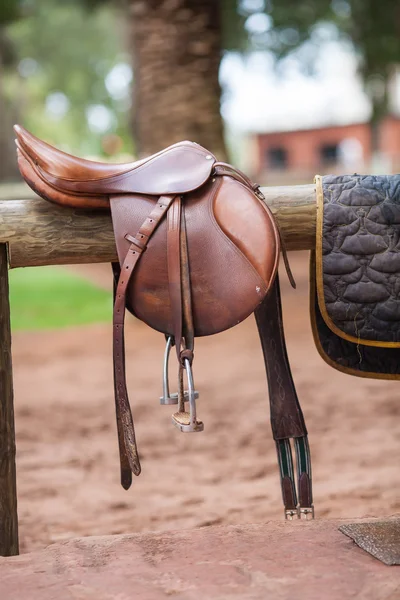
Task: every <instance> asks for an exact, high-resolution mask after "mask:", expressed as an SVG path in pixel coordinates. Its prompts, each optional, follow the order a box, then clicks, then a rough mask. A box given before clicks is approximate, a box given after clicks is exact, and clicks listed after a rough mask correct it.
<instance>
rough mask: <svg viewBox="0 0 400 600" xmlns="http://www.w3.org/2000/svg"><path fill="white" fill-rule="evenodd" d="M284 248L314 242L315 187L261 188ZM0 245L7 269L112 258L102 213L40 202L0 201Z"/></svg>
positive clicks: (110, 234)
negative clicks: (4, 245) (3, 246)
mask: <svg viewBox="0 0 400 600" xmlns="http://www.w3.org/2000/svg"><path fill="white" fill-rule="evenodd" d="M262 191H263V193H264V195H265V198H266V203H267V204H268V206H269V207H270V208H271V210H272V212H273V213H274V215H275V217H276V219H277V221H278V224H279V226H280V229H281V232H282V235H283V237H284V239H285V242H286V245H287V248H288V249H289V250H307V249H310V248H312V247H313V245H314V243H315V242H314V240H315V216H316V208H315V207H316V204H315V186H314V185H298V186H285V187H264V188H262ZM0 243H8V244H9V262H10V266H11V267H29V266H38V265H56V264H58V265H59V264H79V263H96V262H112V261H115V260H116V259H117V254H116V249H115V243H114V235H113V231H112V225H111V217H110V213H109V212H108V211H102V212H100V211H82V210H78V209H71V208H64V207H60V206H57V205H55V204H51V203H49V202H45V201H44V200H42V199H41V198H38V197H34V198H27V199H25V200H1V201H0Z"/></svg>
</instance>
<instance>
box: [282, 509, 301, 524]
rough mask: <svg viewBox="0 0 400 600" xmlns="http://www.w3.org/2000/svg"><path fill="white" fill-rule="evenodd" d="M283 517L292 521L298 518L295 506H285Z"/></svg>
mask: <svg viewBox="0 0 400 600" xmlns="http://www.w3.org/2000/svg"><path fill="white" fill-rule="evenodd" d="M285 519H286V521H293V520H294V519H298V512H297V508H285Z"/></svg>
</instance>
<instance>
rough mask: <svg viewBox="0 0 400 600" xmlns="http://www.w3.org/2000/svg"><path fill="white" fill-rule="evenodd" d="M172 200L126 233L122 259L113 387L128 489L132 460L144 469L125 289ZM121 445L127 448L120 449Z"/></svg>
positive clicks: (123, 478)
mask: <svg viewBox="0 0 400 600" xmlns="http://www.w3.org/2000/svg"><path fill="white" fill-rule="evenodd" d="M173 200H174V196H161V197H160V198H159V199H158V200H157V203H156V205H155V207H154V208H153V210H152V211H151V213H150V214H149V215H148V217H147V218H146V220H145V221H144V222H143V224H142V225H141V227H140V228H139V231H138V233H137V234H136V236H135V237H132V236H131V235H129V234H127V235H126V236H125V238H126V239H127V240H128V241H129V242H131V245H130V247H129V250H128V252H127V254H126V256H125V259H124V261H123V263H122V266H121V273H120V276H119V279H118V284H117V289H116V292H115V302H114V312H113V354H114V389H115V407H116V416H117V427H118V439H119V446H120V460H121V484H122V486H123V487H124V488H125V489H128V488H129V487H130V485H131V483H132V478H131V475H130V474H129V475H128V472H127V465H128V464H129V468H130V470H131V471H132V473H134V474H135V475H139V474H140V471H141V467H140V461H139V455H138V451H137V446H136V438H135V429H134V425H133V419H132V412H131V408H130V404H129V398H128V391H127V387H126V374H125V348H124V321H125V308H126V292H127V288H128V284H129V282H130V279H131V277H132V274H133V271H134V269H135V266H136V264H137V262H138V260H139V258H140V256H141V255H142V253H143V252H144V250H145V249H146V246H147V244H148V242H149V239H150V238H151V236H152V234H153V233H154V231H155V230H156V228H157V226H158V225H159V223H160V222H161V220H162V219H163V217H164V215H165V213H166V211H167V210H168V208H169V207H170V206H171V203H172V202H173ZM113 202H118V199H111V203H113ZM122 442H123V443H122ZM122 446H123V449H124V452H121V447H122Z"/></svg>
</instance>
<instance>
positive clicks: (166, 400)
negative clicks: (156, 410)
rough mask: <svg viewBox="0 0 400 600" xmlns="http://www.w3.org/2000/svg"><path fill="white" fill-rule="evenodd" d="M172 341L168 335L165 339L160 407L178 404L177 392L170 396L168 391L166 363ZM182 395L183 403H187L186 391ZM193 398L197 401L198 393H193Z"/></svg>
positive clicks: (187, 394)
mask: <svg viewBox="0 0 400 600" xmlns="http://www.w3.org/2000/svg"><path fill="white" fill-rule="evenodd" d="M173 339H174V338H173V337H172V336H171V335H169V336H168V338H167V344H166V346H165V352H164V367H163V395H162V396H160V404H162V405H166V404H178V392H174V393H173V394H171V393H170V391H169V377H168V363H169V355H170V352H171V348H172V346H173V345H174V342H173ZM183 394H184V401H185V402H188V400H189V392H188V390H185V391H184V392H183ZM194 397H195V400H197V398H198V397H199V392H198V391H195V392H194Z"/></svg>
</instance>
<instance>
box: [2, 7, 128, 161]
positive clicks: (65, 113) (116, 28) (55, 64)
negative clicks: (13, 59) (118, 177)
mask: <svg viewBox="0 0 400 600" xmlns="http://www.w3.org/2000/svg"><path fill="white" fill-rule="evenodd" d="M26 4H27V5H28V6H29V10H26V13H25V15H24V18H23V19H20V20H18V21H16V22H15V23H14V24H12V25H11V26H10V27H8V33H9V37H10V39H11V40H12V42H13V44H14V47H15V50H16V54H17V65H16V66H17V68H16V69H15V68H14V69H13V71H12V72H10V73H9V77H8V87H9V94H10V96H11V97H14V98H18V99H19V102H20V104H21V105H22V111H23V115H24V124H25V125H26V126H27V127H31V128H32V129H34V130H35V131H37V132H39V135H41V136H43V137H45V138H46V139H48V140H49V141H50V142H52V143H54V144H57V145H59V146H60V145H61V146H62V145H64V147H65V148H66V149H67V150H68V149H71V150H72V149H73V151H75V152H79V153H83V154H101V153H103V152H104V151H106V150H105V148H104V147H103V146H104V144H103V140H104V137H105V136H110V135H114V136H115V135H117V136H118V137H120V138H121V140H123V141H124V142H125V149H126V148H127V147H128V148H129V149H131V137H130V136H129V127H128V123H129V118H130V104H131V92H130V89H129V83H130V80H131V78H132V72H131V67H130V65H129V55H128V54H127V53H126V51H125V47H126V44H125V43H124V42H125V38H126V35H125V31H126V30H127V28H126V27H125V26H124V20H123V19H122V18H121V17H120V16H119V13H118V12H117V11H116V10H115V8H114V6H113V5H112V3H110V2H105V3H104V6H101V7H99V8H98V9H96V10H92V7H89V6H88V5H87V0H65V1H64V2H57V0H30V1H29V2H27V3H26ZM106 146H107V145H106ZM107 147H108V146H107Z"/></svg>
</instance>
